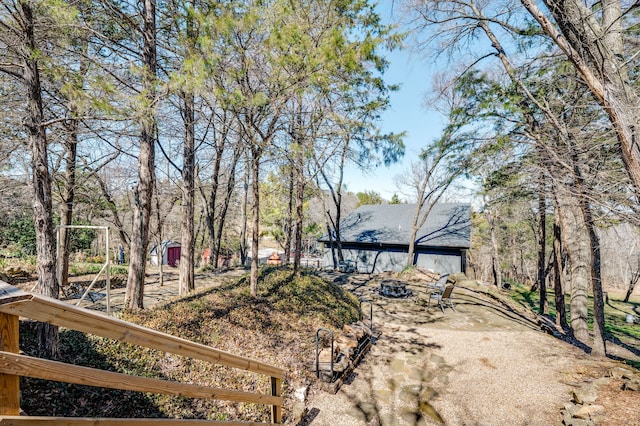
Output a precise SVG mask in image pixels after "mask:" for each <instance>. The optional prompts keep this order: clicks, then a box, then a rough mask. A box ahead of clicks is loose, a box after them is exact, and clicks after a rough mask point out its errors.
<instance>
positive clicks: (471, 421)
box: [302, 275, 640, 426]
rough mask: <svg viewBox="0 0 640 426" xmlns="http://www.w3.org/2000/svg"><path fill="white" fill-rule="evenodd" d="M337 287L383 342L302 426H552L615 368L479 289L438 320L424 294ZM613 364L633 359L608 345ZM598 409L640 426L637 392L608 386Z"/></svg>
mask: <svg viewBox="0 0 640 426" xmlns="http://www.w3.org/2000/svg"><path fill="white" fill-rule="evenodd" d="M342 285H344V286H347V287H349V288H350V289H351V290H352V291H353V292H354V293H355V294H357V295H358V297H360V298H362V299H368V300H371V301H372V302H373V307H374V309H373V327H374V329H375V330H376V332H377V333H378V335H379V337H378V339H377V341H376V343H375V344H374V345H373V348H372V350H371V353H369V354H367V355H366V357H365V358H364V361H363V362H362V364H361V365H360V366H359V367H358V368H357V369H356V372H355V374H354V375H353V376H352V377H351V378H350V380H349V383H348V384H347V385H345V386H343V387H342V388H341V389H340V391H339V392H338V393H337V394H336V395H332V394H329V393H326V392H323V391H317V392H314V393H313V394H312V395H310V400H309V402H308V403H307V413H308V414H307V417H306V418H305V420H304V422H303V423H302V424H312V425H314V426H321V425H327V426H328V425H368V424H375V425H377V424H380V425H423V424H425V425H428V424H447V425H553V424H561V420H562V416H561V414H560V410H561V408H562V407H563V404H565V403H567V402H569V401H570V400H571V392H572V391H574V390H576V389H580V388H582V387H584V386H585V385H588V384H589V383H591V382H593V381H594V380H596V379H597V378H600V377H603V376H606V375H607V374H608V371H609V370H610V369H611V368H614V367H615V366H618V365H621V363H620V362H614V361H612V360H609V359H604V360H602V359H601V360H598V359H593V358H591V357H590V356H589V355H587V354H586V353H585V352H584V351H583V350H581V349H579V348H578V347H575V346H573V345H571V344H569V343H566V342H564V341H562V340H560V339H557V338H554V337H553V336H551V335H549V334H547V333H544V332H542V331H541V329H540V326H539V325H538V322H537V321H536V317H535V315H533V314H531V313H529V312H526V311H524V310H520V309H518V308H516V307H513V306H512V305H510V304H507V303H505V301H503V300H502V299H501V298H500V295H499V294H498V295H491V294H490V293H488V292H487V291H488V290H489V289H488V288H486V287H485V286H481V285H477V284H476V285H471V284H469V283H468V282H465V285H463V286H458V287H456V290H455V294H454V296H455V297H454V300H455V312H454V311H453V310H451V309H447V310H446V312H445V313H444V314H443V313H442V312H441V311H440V309H438V308H437V307H436V306H435V305H434V304H433V302H432V306H431V307H428V306H426V302H427V298H428V296H427V295H426V293H425V292H424V287H423V286H420V285H410V286H409V287H410V288H411V289H412V291H413V294H414V295H413V297H410V298H407V299H388V298H384V297H381V296H380V295H379V294H378V291H377V289H378V287H379V280H376V279H375V278H373V279H371V278H370V277H368V276H364V275H361V276H358V275H356V276H353V277H352V278H351V279H349V280H348V281H346V282H344V283H343V284H342ZM608 348H609V350H610V351H612V352H615V353H616V354H617V355H618V356H621V357H623V358H627V359H633V360H638V357H637V356H636V355H634V354H633V353H631V352H629V351H627V350H625V349H624V348H621V347H614V346H613V345H612V344H610V345H609V347H608ZM597 395H598V399H597V400H596V402H595V403H594V404H599V405H603V406H604V407H605V410H606V411H605V414H604V415H603V418H602V424H607V425H640V392H632V391H622V390H621V384H620V383H617V382H615V381H607V383H606V385H604V386H601V387H600V388H598V391H597Z"/></svg>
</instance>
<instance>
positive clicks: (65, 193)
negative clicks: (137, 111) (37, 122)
mask: <svg viewBox="0 0 640 426" xmlns="http://www.w3.org/2000/svg"><path fill="white" fill-rule="evenodd" d="M72 115H75V114H74V113H73V112H72ZM66 131H67V140H66V141H65V144H64V145H65V171H64V187H63V190H62V196H61V203H60V229H59V233H60V235H59V241H58V244H60V246H59V247H58V265H57V266H58V284H59V285H60V287H64V286H66V285H67V283H68V282H69V254H70V253H69V250H70V245H71V231H70V229H68V228H66V227H67V226H69V225H71V223H72V221H73V203H74V201H75V186H76V156H77V143H78V120H77V119H75V118H72V119H71V120H69V121H68V122H67V123H66ZM107 253H108V250H107Z"/></svg>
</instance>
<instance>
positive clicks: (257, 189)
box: [250, 146, 261, 297]
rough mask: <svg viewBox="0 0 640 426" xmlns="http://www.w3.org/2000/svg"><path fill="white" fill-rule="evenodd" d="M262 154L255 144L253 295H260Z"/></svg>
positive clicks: (253, 157) (252, 173) (253, 168)
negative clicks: (259, 254) (259, 256)
mask: <svg viewBox="0 0 640 426" xmlns="http://www.w3.org/2000/svg"><path fill="white" fill-rule="evenodd" d="M260 156H261V150H260V149H259V148H256V147H255V146H254V147H253V148H251V189H252V191H251V196H252V203H251V204H252V205H251V208H252V212H251V215H252V220H251V281H250V290H251V296H254V297H256V296H257V295H258V268H259V267H260V263H259V261H260V259H258V250H259V244H260V180H259V179H260Z"/></svg>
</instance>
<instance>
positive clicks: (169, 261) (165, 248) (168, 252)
mask: <svg viewBox="0 0 640 426" xmlns="http://www.w3.org/2000/svg"><path fill="white" fill-rule="evenodd" d="M161 247H162V264H163V265H169V266H172V267H176V266H178V264H179V263H180V252H181V246H180V243H178V242H176V241H173V240H168V241H163V242H162V244H161ZM149 255H150V257H151V264H152V265H153V266H158V265H159V263H158V245H157V244H155V245H154V246H153V247H152V248H151V251H150V252H149Z"/></svg>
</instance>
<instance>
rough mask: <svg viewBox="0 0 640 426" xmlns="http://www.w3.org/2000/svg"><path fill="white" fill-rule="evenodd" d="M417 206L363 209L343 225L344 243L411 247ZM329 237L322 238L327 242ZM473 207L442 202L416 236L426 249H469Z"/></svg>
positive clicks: (348, 218)
mask: <svg viewBox="0 0 640 426" xmlns="http://www.w3.org/2000/svg"><path fill="white" fill-rule="evenodd" d="M415 210H416V205H415V204H376V205H365V206H362V207H360V208H358V209H356V210H355V211H353V212H352V213H351V214H349V215H348V216H347V217H346V218H345V219H344V220H343V221H342V222H341V224H340V231H341V234H342V241H343V242H359V243H378V244H394V245H395V244H397V245H408V244H409V238H410V237H411V224H412V222H413V216H414V214H415ZM327 237H328V236H327V235H325V236H323V237H322V238H321V240H322V241H327V240H328V238H327ZM470 239H471V206H470V205H469V204H458V203H439V204H436V205H434V206H433V209H432V210H431V213H430V214H429V217H428V218H427V220H426V221H425V223H424V225H423V226H422V227H421V228H420V229H419V230H418V233H417V235H416V245H418V246H423V247H454V248H469V246H470Z"/></svg>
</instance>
